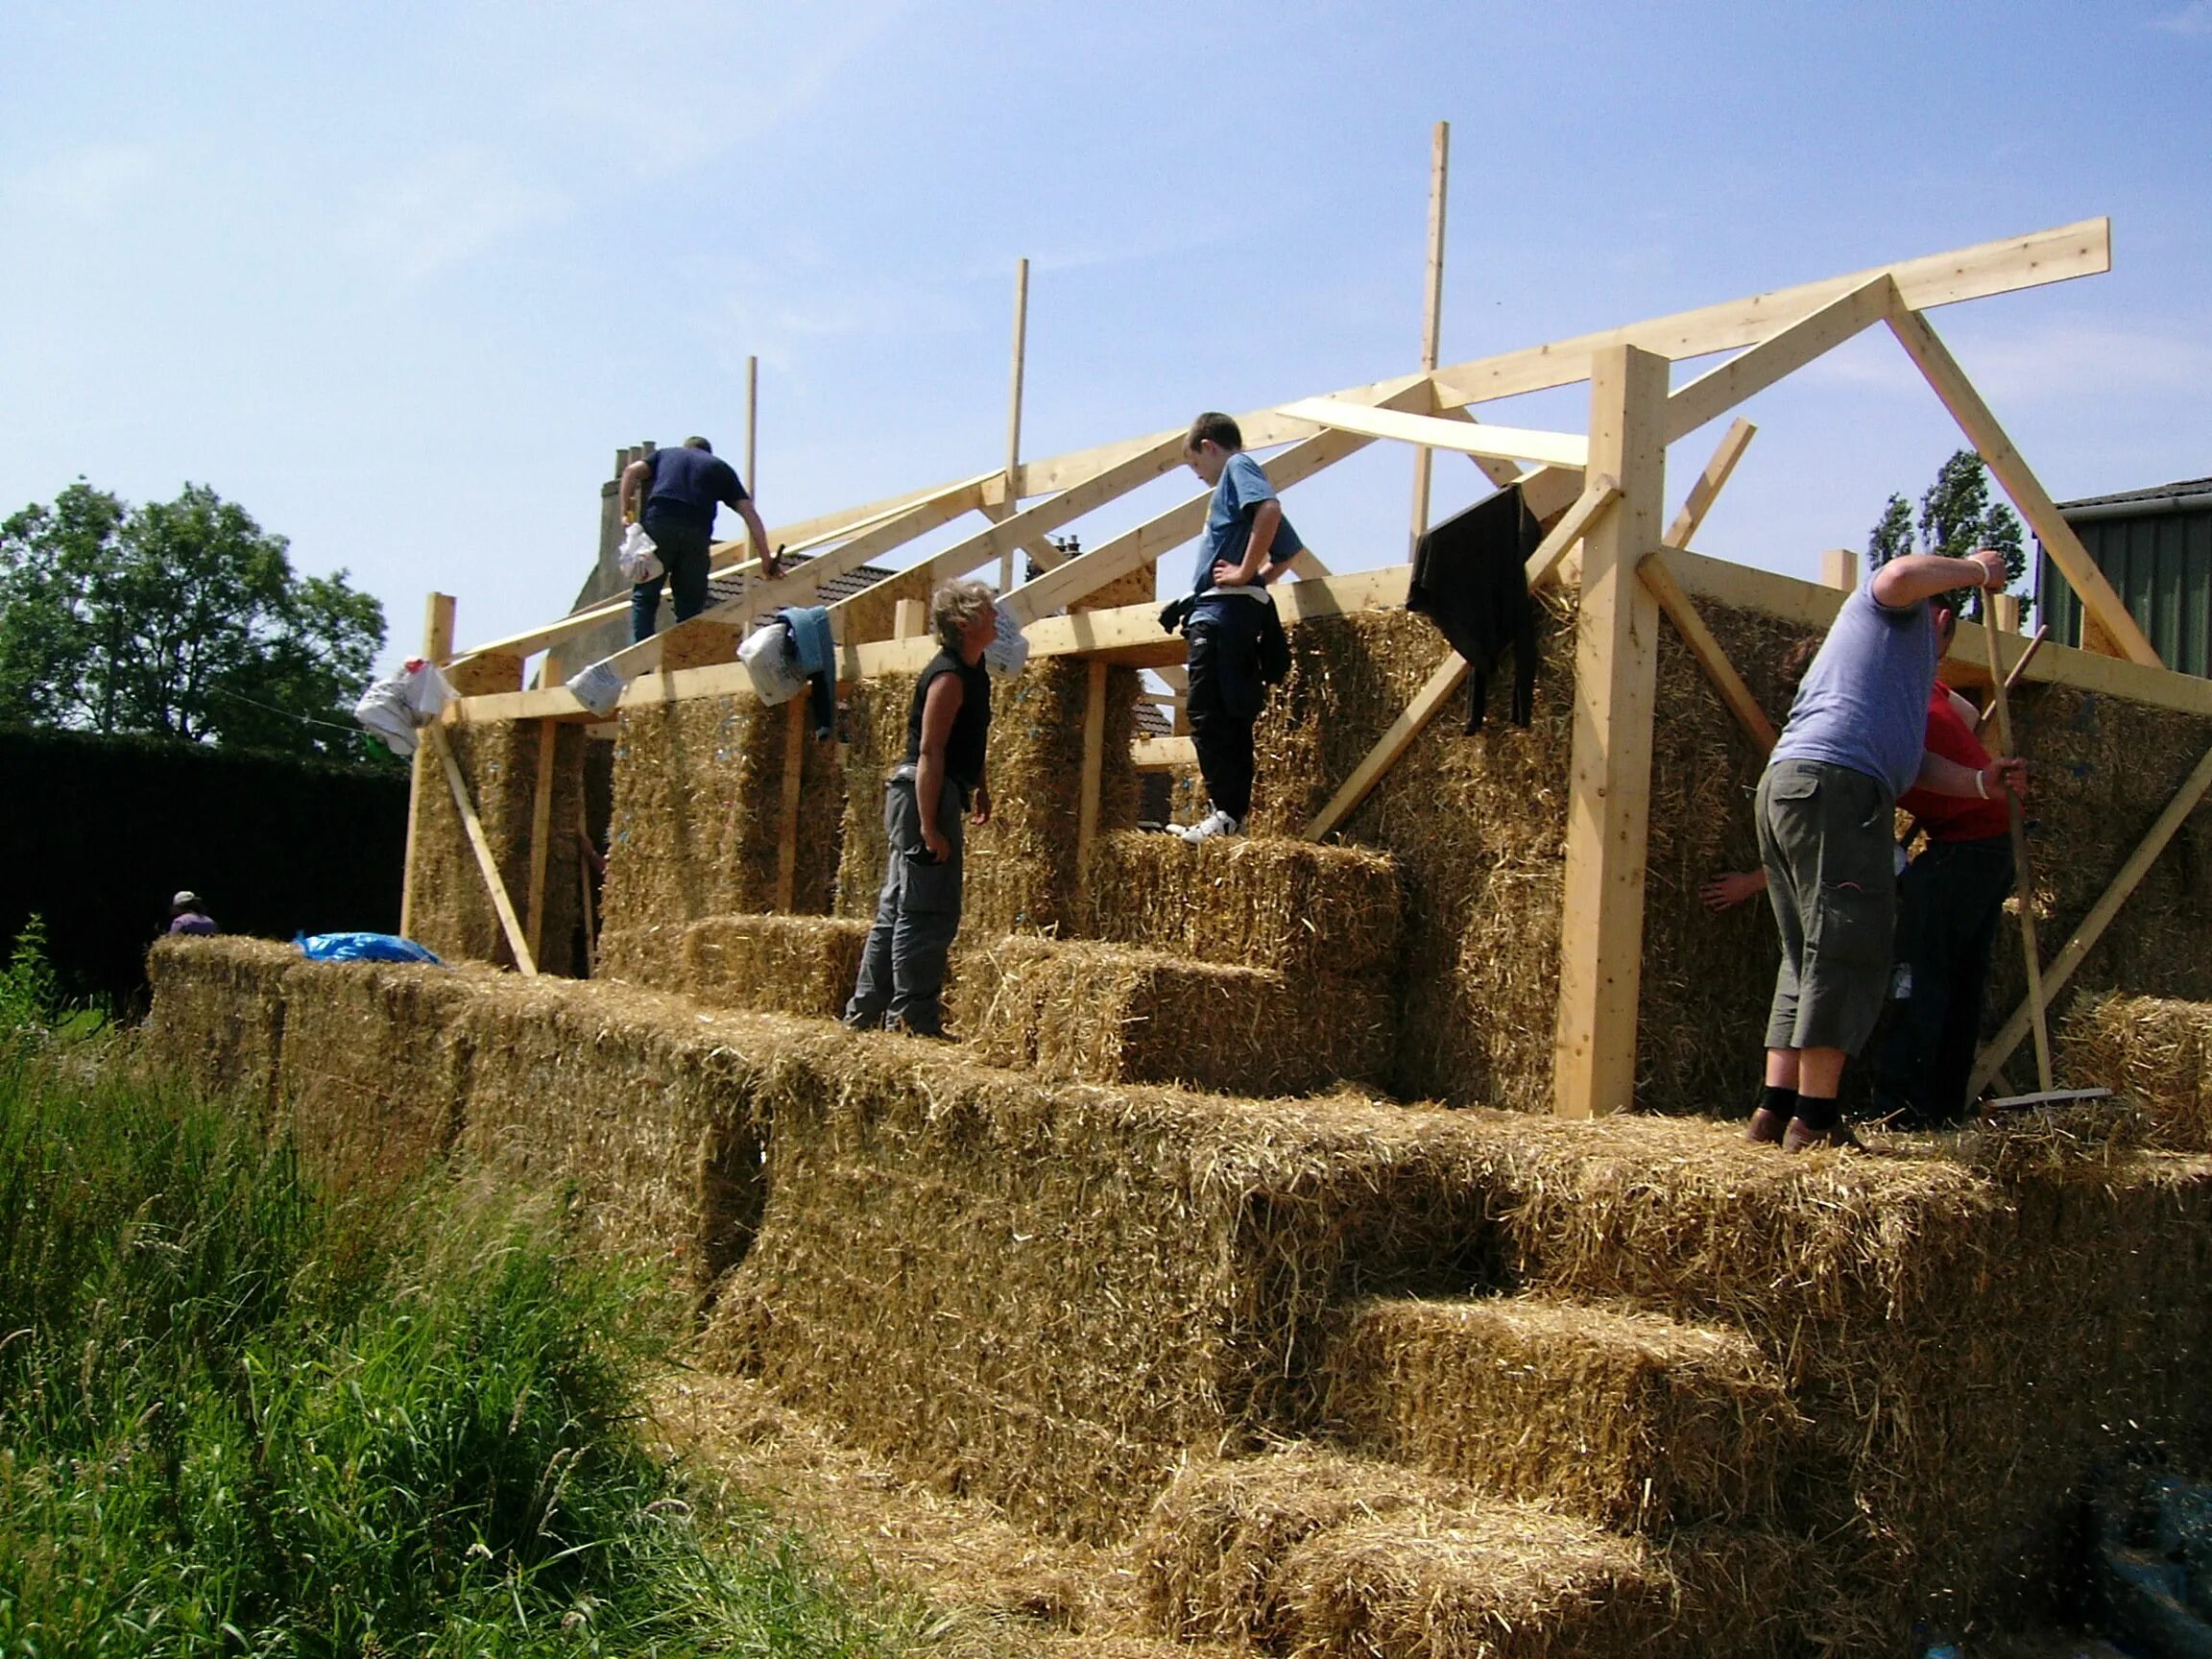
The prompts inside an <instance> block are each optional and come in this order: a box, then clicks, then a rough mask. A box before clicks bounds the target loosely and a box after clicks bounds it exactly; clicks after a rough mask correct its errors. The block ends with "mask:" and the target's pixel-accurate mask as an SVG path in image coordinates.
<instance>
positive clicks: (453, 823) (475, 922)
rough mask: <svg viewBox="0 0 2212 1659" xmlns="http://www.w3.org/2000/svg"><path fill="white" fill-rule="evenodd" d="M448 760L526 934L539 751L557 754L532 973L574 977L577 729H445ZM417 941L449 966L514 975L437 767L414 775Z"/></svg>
mask: <svg viewBox="0 0 2212 1659" xmlns="http://www.w3.org/2000/svg"><path fill="white" fill-rule="evenodd" d="M445 734H446V737H447V739H448V740H449V741H450V743H451V744H452V748H453V757H454V759H455V760H457V761H459V762H460V766H461V776H462V777H463V778H464V779H466V780H467V781H468V784H469V799H470V801H471V802H472V803H473V804H474V805H475V808H476V816H477V818H478V820H479V821H480V822H481V823H482V824H483V826H484V837H485V839H486V840H487V841H489V842H490V843H491V844H492V857H493V862H494V863H495V864H496V865H497V866H498V868H499V879H500V880H501V881H502V882H504V883H505V884H506V887H507V898H508V902H510V903H512V904H513V905H514V906H515V914H516V917H517V920H519V921H520V922H521V923H522V924H523V925H524V926H528V925H529V914H530V833H531V827H532V824H533V822H534V817H535V809H536V805H537V797H538V754H539V745H540V744H541V743H543V742H546V741H551V742H552V743H553V745H554V749H553V806H552V817H551V823H552V827H553V829H552V838H551V840H550V842H549V843H548V845H547V851H546V858H545V901H544V902H545V912H544V921H543V923H542V926H541V937H540V942H539V950H538V966H539V969H540V970H541V972H544V973H547V974H576V973H580V972H582V969H583V964H582V963H581V962H580V961H578V960H577V959H576V939H577V930H578V926H579V917H578V907H579V905H580V903H581V902H582V900H581V887H580V884H579V879H578V877H577V864H578V861H579V860H580V859H581V858H582V856H583V851H582V849H581V848H580V847H579V846H578V845H577V842H576V834H575V830H576V827H577V826H578V825H579V824H581V823H583V821H584V816H583V814H584V751H585V748H586V745H587V741H588V740H587V738H586V737H585V735H584V729H583V728H582V727H580V726H573V725H563V724H559V723H557V722H554V721H550V720H477V721H469V722H464V723H459V724H455V725H451V726H448V727H446V728H445ZM414 786H415V837H416V839H415V886H414V915H413V918H412V926H413V928H414V937H415V938H416V939H418V940H420V941H421V943H422V944H424V945H426V946H428V947H429V948H430V949H431V950H435V951H437V952H438V954H439V955H441V956H444V957H445V958H447V959H448V960H453V961H473V962H492V963H499V964H505V965H510V966H511V965H512V964H513V961H514V957H513V955H512V954H511V952H510V951H509V950H508V948H507V935H506V933H505V932H504V931H503V930H502V929H501V927H500V926H499V913H498V911H497V910H496V909H495V908H494V907H493V903H492V894H491V891H490V890H489V889H488V888H487V887H486V886H485V885H484V875H483V871H482V870H481V868H480V867H479V866H478V865H477V862H476V854H475V853H474V851H473V850H472V849H471V848H470V846H469V833H468V830H467V829H465V828H463V826H462V823H461V814H460V812H459V810H458V809H457V808H456V807H455V806H454V805H453V791H452V789H451V788H450V787H449V786H448V784H447V782H446V780H445V767H443V766H441V765H440V764H438V762H437V759H436V757H429V758H427V759H425V760H424V761H423V763H422V764H421V765H419V766H417V767H416V768H415V785H414Z"/></svg>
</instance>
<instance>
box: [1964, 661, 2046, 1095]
mask: <svg viewBox="0 0 2212 1659" xmlns="http://www.w3.org/2000/svg"><path fill="white" fill-rule="evenodd" d="M2000 632H2001V630H1999V629H1997V628H1995V627H1984V629H1983V630H1982V641H1983V644H1984V646H1986V647H1987V649H1988V652H1989V707H1990V710H1991V711H1992V712H1993V713H1994V714H1995V715H1996V717H1997V752H1998V753H1999V754H2000V755H2012V754H2015V753H2017V751H2016V750H2014V748H2013V747H2012V702H2011V698H2010V696H2009V695H2008V692H2007V689H2006V686H2007V685H2008V682H2007V680H2006V678H2005V656H2004V652H2003V650H2002V648H2001V647H2000V645H1999V643H1998V635H1999V633H2000ZM2005 816H2006V818H2007V819H2008V822H2009V823H2010V826H2011V831H2012V882H2013V890H2014V892H2015V893H2016V894H2017V895H2018V896H2019V900H2020V903H2019V911H2020V949H2021V953H2022V954H2023V956H2025V958H2026V960H2027V975H2028V1010H2029V1018H2030V1020H2031V1021H2032V1022H2033V1025H2034V1030H2035V1079H2036V1087H2037V1088H2039V1089H2050V1088H2053V1087H2054V1086H2055V1085H2054V1084H2053V1083H2052V1081H2051V1028H2050V1024H2049V1022H2047V1021H2046V1020H2045V1019H2044V1013H2043V1010H2044V1001H2043V957H2042V953H2041V952H2040V951H2039V950H2037V949H2036V947H2035V867H2034V865H2033V864H2032V863H2031V862H2030V861H2029V857H2028V827H2027V824H2026V823H2025V822H2024V821H2023V819H2022V818H2021V816H2020V797H2019V796H2017V795H2013V794H2011V793H2009V792H2008V793H2007V796H2006V801H2005Z"/></svg>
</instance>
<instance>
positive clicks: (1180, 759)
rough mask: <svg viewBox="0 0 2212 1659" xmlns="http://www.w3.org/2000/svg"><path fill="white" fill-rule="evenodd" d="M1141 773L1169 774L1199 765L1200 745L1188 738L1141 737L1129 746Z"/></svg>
mask: <svg viewBox="0 0 2212 1659" xmlns="http://www.w3.org/2000/svg"><path fill="white" fill-rule="evenodd" d="M1129 754H1130V757H1132V758H1133V759H1134V760H1135V761H1136V762H1137V770H1138V771H1140V772H1168V771H1172V770H1173V769H1174V768H1176V767H1178V766H1195V765H1197V764H1198V745H1197V744H1196V743H1194V742H1193V741H1191V739H1190V738H1188V737H1140V738H1138V739H1137V741H1136V742H1134V743H1132V744H1130V745H1129Z"/></svg>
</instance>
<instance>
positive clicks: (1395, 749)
mask: <svg viewBox="0 0 2212 1659" xmlns="http://www.w3.org/2000/svg"><path fill="white" fill-rule="evenodd" d="M1467 668H1468V664H1467V659H1466V658H1464V657H1462V656H1460V655H1459V653H1458V652H1456V651H1447V652H1446V653H1445V654H1444V661H1441V662H1439V663H1437V664H1436V668H1435V671H1434V672H1433V673H1431V675H1430V676H1429V678H1428V680H1427V681H1426V682H1424V683H1423V685H1422V686H1421V689H1420V690H1418V691H1416V692H1414V693H1413V700H1412V701H1411V702H1410V703H1408V704H1407V705H1406V707H1405V708H1404V709H1400V710H1399V711H1398V717H1397V718H1396V719H1395V720H1393V721H1391V722H1390V725H1389V727H1388V729H1387V730H1385V731H1384V732H1383V735H1382V736H1381V737H1380V738H1379V739H1377V740H1376V743H1375V746H1374V747H1373V748H1372V749H1370V750H1368V751H1367V753H1366V754H1365V755H1364V756H1362V757H1360V760H1359V764H1358V765H1357V766H1355V767H1354V768H1353V769H1352V776H1351V777H1349V778H1347V779H1345V780H1344V781H1343V782H1342V783H1341V784H1339V785H1338V786H1337V789H1336V793H1335V794H1334V795H1332V796H1330V797H1329V805H1326V806H1324V807H1322V808H1321V810H1320V811H1319V812H1317V813H1315V814H1314V815H1313V818H1312V821H1311V822H1310V823H1309V824H1308V825H1307V826H1306V828H1305V829H1302V830H1300V831H1299V834H1300V835H1301V836H1302V837H1303V838H1304V839H1306V840H1308V841H1320V840H1324V839H1326V838H1327V837H1328V836H1330V835H1333V834H1334V833H1335V832H1336V830H1337V829H1338V828H1340V827H1341V826H1342V824H1343V822H1344V820H1345V819H1347V818H1349V817H1351V815H1352V812H1353V809H1354V808H1355V807H1357V806H1358V805H1359V803H1360V802H1362V801H1364V800H1366V799H1367V795H1368V792H1369V791H1370V790H1372V789H1373V788H1374V787H1375V785H1376V784H1377V783H1379V782H1381V781H1382V780H1383V774H1384V773H1385V772H1387V771H1389V770H1390V768H1391V767H1393V766H1395V765H1396V764H1397V763H1398V757H1400V756H1401V755H1403V754H1405V753H1406V751H1407V749H1409V748H1411V747H1412V745H1413V739H1414V738H1416V737H1418V736H1420V735H1421V733H1422V730H1423V729H1424V728H1425V727H1427V726H1428V724H1429V722H1430V721H1431V719H1432V718H1433V717H1434V716H1435V713H1436V710H1437V709H1441V708H1442V707H1443V706H1444V700H1445V699H1446V698H1447V697H1449V696H1451V695H1452V693H1453V692H1455V691H1456V690H1457V689H1458V688H1459V686H1460V685H1461V683H1462V682H1464V681H1465V680H1466V678H1467Z"/></svg>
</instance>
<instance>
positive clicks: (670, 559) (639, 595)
mask: <svg viewBox="0 0 2212 1659" xmlns="http://www.w3.org/2000/svg"><path fill="white" fill-rule="evenodd" d="M644 525H645V534H646V535H648V536H650V537H652V538H653V548H654V551H655V552H657V553H659V554H660V555H661V564H662V565H666V566H667V567H668V572H667V574H666V575H664V576H656V577H654V578H653V580H652V581H650V582H640V583H638V584H637V586H636V587H634V588H632V589H630V639H631V642H632V643H633V644H635V643H636V642H637V641H638V640H640V639H650V638H652V637H653V630H654V628H655V627H656V626H657V625H658V624H659V622H660V619H661V589H662V588H667V589H670V591H671V593H672V595H673V597H674V599H675V603H676V620H677V621H679V622H688V621H690V620H691V618H692V617H694V616H696V615H698V614H699V613H700V612H702V611H704V610H706V609H707V567H708V565H710V564H712V563H713V552H714V532H713V528H712V526H710V525H700V524H696V523H693V522H692V521H691V520H689V519H685V518H673V517H662V516H661V515H660V514H658V513H652V512H648V513H647V514H646V515H645V517H644Z"/></svg>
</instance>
